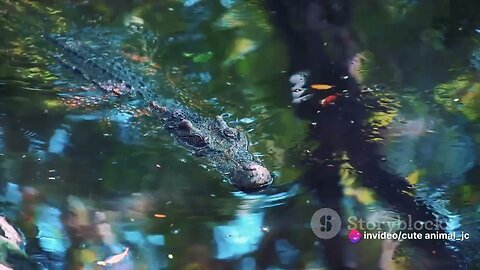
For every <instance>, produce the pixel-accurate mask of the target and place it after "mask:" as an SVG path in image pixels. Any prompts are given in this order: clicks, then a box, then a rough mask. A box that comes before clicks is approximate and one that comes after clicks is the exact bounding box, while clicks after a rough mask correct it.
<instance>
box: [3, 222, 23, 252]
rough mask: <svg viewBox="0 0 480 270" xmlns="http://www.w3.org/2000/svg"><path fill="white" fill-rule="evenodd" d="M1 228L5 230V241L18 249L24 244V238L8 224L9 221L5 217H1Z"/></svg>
mask: <svg viewBox="0 0 480 270" xmlns="http://www.w3.org/2000/svg"><path fill="white" fill-rule="evenodd" d="M0 228H1V229H2V230H3V232H4V234H5V237H2V238H4V240H6V241H8V242H10V243H12V244H13V245H15V246H16V247H18V246H19V244H20V243H21V242H22V237H21V236H20V235H19V234H18V232H17V230H15V228H13V226H12V225H10V223H8V221H7V219H6V218H5V217H3V216H0Z"/></svg>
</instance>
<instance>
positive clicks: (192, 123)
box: [45, 34, 273, 191]
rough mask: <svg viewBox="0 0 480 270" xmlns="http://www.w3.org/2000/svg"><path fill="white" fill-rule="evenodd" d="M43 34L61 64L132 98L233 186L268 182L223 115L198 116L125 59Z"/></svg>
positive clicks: (246, 143)
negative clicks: (159, 90)
mask: <svg viewBox="0 0 480 270" xmlns="http://www.w3.org/2000/svg"><path fill="white" fill-rule="evenodd" d="M45 37H46V39H47V40H49V41H50V43H51V44H53V45H54V46H55V48H56V49H57V52H56V53H55V55H54V56H55V58H57V59H58V60H59V61H60V62H61V64H62V65H63V66H65V67H67V68H69V69H71V70H72V71H73V72H75V73H77V74H79V75H80V76H81V77H83V78H84V79H85V80H87V81H89V82H91V83H93V84H94V85H96V86H97V87H98V88H100V89H102V90H103V91H105V92H107V93H109V94H111V95H110V96H112V97H118V98H124V99H127V100H128V99H130V100H133V101H135V102H136V106H137V107H138V106H140V107H142V108H144V109H145V110H144V111H146V114H147V115H149V116H151V117H156V119H158V120H159V122H160V123H161V124H162V125H163V126H164V127H165V130H167V131H168V132H169V133H170V134H171V135H172V136H173V137H174V138H175V140H176V142H177V143H178V145H180V146H181V147H183V148H185V149H187V150H188V151H189V152H191V153H193V155H194V156H198V157H202V158H204V159H205V160H207V161H208V162H209V163H211V164H212V165H213V167H214V168H216V169H217V170H218V171H219V172H220V173H221V174H223V175H225V176H226V177H227V178H228V179H229V181H230V182H231V183H232V184H233V185H234V186H236V187H237V188H238V189H240V190H244V191H250V190H258V189H261V188H264V187H266V186H268V185H269V184H271V183H272V181H273V177H272V175H271V173H270V172H269V170H268V169H267V168H266V167H265V166H264V165H263V164H262V163H261V162H260V161H259V160H258V158H257V157H255V156H254V155H253V154H252V153H251V152H250V151H249V141H248V138H247V135H246V133H245V132H244V131H242V130H240V129H238V128H235V127H231V126H229V125H228V124H227V123H226V121H225V120H224V119H223V118H222V116H216V117H215V118H213V119H212V118H208V117H203V116H201V115H199V114H198V113H196V112H194V111H192V110H190V109H189V108H188V107H186V106H185V105H182V104H180V103H179V102H175V101H172V100H171V99H167V98H163V97H161V96H160V95H159V94H157V93H156V92H155V91H154V89H151V88H152V87H151V86H150V85H149V84H148V83H146V82H144V81H142V80H141V78H140V76H138V75H137V74H135V72H134V71H133V70H132V69H131V68H129V67H128V65H126V64H125V65H124V64H123V63H122V62H119V61H118V58H117V59H113V60H110V59H109V60H107V59H106V58H105V57H104V56H103V55H101V54H99V53H98V52H96V51H95V49H94V48H93V47H91V46H89V45H88V44H86V43H85V42H81V41H79V40H75V39H74V38H72V37H66V36H62V35H59V34H48V35H45ZM138 103H140V105H138Z"/></svg>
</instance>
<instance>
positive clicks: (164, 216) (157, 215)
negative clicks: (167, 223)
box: [153, 214, 167, 218]
mask: <svg viewBox="0 0 480 270" xmlns="http://www.w3.org/2000/svg"><path fill="white" fill-rule="evenodd" d="M153 216H154V217H156V218H166V217H167V215H164V214H155V215H153Z"/></svg>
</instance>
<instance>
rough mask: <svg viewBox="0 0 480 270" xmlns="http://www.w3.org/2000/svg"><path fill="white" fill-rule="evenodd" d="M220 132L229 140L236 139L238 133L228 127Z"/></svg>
mask: <svg viewBox="0 0 480 270" xmlns="http://www.w3.org/2000/svg"><path fill="white" fill-rule="evenodd" d="M222 132H223V135H225V136H226V137H228V138H230V139H238V132H237V130H236V129H235V128H231V127H228V128H225V129H223V131H222Z"/></svg>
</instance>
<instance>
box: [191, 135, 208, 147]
mask: <svg viewBox="0 0 480 270" xmlns="http://www.w3.org/2000/svg"><path fill="white" fill-rule="evenodd" d="M186 141H187V143H189V144H191V145H193V146H195V147H205V146H207V144H208V140H207V139H206V138H205V137H202V136H200V135H197V134H195V135H191V136H188V137H187V138H186Z"/></svg>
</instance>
